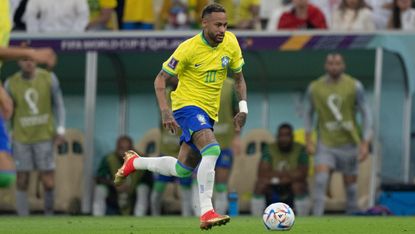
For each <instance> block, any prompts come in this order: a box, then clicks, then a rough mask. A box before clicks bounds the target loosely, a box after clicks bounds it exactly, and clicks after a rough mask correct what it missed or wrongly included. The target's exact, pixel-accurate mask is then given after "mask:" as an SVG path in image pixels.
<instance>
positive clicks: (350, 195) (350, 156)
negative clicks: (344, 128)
mask: <svg viewBox="0 0 415 234" xmlns="http://www.w3.org/2000/svg"><path fill="white" fill-rule="evenodd" d="M337 151H338V155H337V158H336V159H337V161H338V164H339V169H340V171H341V172H342V173H343V181H344V185H345V187H346V199H347V201H346V213H347V214H353V213H354V212H356V211H357V210H358V208H357V172H358V159H357V157H358V147H357V146H355V145H346V146H343V147H341V148H340V149H338V150H337Z"/></svg>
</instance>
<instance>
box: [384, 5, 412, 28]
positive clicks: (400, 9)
mask: <svg viewBox="0 0 415 234" xmlns="http://www.w3.org/2000/svg"><path fill="white" fill-rule="evenodd" d="M389 28H391V29H402V30H415V9H414V8H412V2H411V0H394V2H393V13H392V17H391V18H390V21H389Z"/></svg>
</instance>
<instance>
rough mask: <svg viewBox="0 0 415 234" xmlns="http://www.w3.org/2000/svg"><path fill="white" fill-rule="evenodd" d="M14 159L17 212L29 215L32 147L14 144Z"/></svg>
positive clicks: (21, 214)
mask: <svg viewBox="0 0 415 234" xmlns="http://www.w3.org/2000/svg"><path fill="white" fill-rule="evenodd" d="M13 158H14V161H15V163H16V172H17V178H16V211H17V214H18V215H19V216H27V215H29V203H28V199H27V189H28V187H29V173H30V171H32V170H33V168H34V163H33V159H34V158H33V153H32V149H31V146H30V145H28V144H21V143H19V142H17V141H14V142H13Z"/></svg>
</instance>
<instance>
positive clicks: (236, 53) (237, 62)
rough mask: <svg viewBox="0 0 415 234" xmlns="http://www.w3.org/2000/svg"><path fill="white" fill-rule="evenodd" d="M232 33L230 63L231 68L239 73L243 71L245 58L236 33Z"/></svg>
mask: <svg viewBox="0 0 415 234" xmlns="http://www.w3.org/2000/svg"><path fill="white" fill-rule="evenodd" d="M231 35H232V49H233V53H232V58H231V63H230V68H231V70H232V71H233V72H235V73H239V72H241V71H242V66H243V65H244V58H243V57H242V51H241V47H240V46H239V43H238V40H237V39H236V37H235V35H233V34H231Z"/></svg>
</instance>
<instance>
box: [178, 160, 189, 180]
mask: <svg viewBox="0 0 415 234" xmlns="http://www.w3.org/2000/svg"><path fill="white" fill-rule="evenodd" d="M192 172H193V168H190V167H188V166H186V165H184V164H182V163H180V162H179V161H177V163H176V173H177V176H178V177H180V178H184V177H190V176H192Z"/></svg>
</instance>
